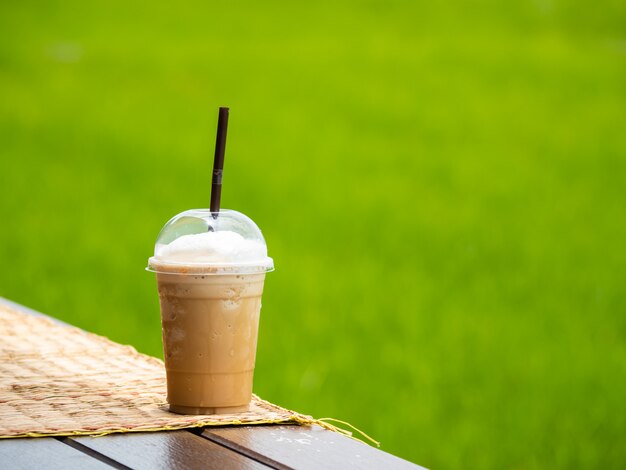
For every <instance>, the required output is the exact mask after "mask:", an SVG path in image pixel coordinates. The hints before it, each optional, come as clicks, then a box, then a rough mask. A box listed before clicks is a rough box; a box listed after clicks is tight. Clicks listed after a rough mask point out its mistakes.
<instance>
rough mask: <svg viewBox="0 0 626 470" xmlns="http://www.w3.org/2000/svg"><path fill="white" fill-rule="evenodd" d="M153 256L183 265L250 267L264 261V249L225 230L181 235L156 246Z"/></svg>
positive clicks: (257, 241)
mask: <svg viewBox="0 0 626 470" xmlns="http://www.w3.org/2000/svg"><path fill="white" fill-rule="evenodd" d="M155 256H156V257H157V258H159V259H162V260H165V261H173V262H183V263H207V264H220V263H253V262H262V261H265V260H266V259H267V247H266V246H265V244H264V243H262V242H261V241H259V240H246V239H245V238H243V237H242V236H241V235H239V234H238V233H236V232H230V231H227V230H225V231H222V232H204V233H197V234H193V235H183V236H182V237H180V238H177V239H176V240H174V241H173V242H171V243H169V244H168V245H162V244H160V245H157V247H156V253H155Z"/></svg>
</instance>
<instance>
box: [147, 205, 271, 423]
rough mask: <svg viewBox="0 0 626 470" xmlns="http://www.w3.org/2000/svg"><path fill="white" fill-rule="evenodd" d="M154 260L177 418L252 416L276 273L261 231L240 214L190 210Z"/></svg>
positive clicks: (170, 228) (176, 221)
mask: <svg viewBox="0 0 626 470" xmlns="http://www.w3.org/2000/svg"><path fill="white" fill-rule="evenodd" d="M220 232H222V233H220ZM224 232H226V233H224ZM233 233H235V234H237V235H238V237H236V241H237V243H234V242H233V237H234V235H232V234H233ZM222 236H223V237H222ZM183 237H184V238H183ZM209 239H210V240H211V243H210V244H208V245H207V244H206V243H204V242H205V241H208V240H209ZM222 239H223V242H224V243H223V244H221V245H220V243H219V241H220V240H222ZM203 243H204V244H203ZM154 253H155V254H154V256H153V257H151V258H150V259H149V261H148V268H147V269H148V270H149V271H153V272H155V273H156V279H157V287H158V291H159V299H160V305H161V324H162V327H163V350H164V357H165V370H166V374H167V401H168V403H169V408H170V411H173V412H176V413H182V414H224V413H237V412H244V411H247V410H248V409H249V405H250V401H251V399H252V383H253V376H254V365H255V358H256V346H257V338H258V329H259V314H260V310H261V296H262V294H263V283H264V281H265V273H266V272H268V271H271V270H273V261H272V259H271V258H268V257H267V248H266V245H265V241H264V239H263V235H262V234H261V231H260V230H259V228H258V227H257V225H256V224H255V223H254V222H253V221H252V220H251V219H249V218H248V217H246V216H245V215H244V214H241V213H239V212H236V211H230V210H222V211H220V212H219V214H218V216H217V217H216V218H214V217H213V215H212V214H211V211H210V210H208V209H195V210H190V211H186V212H183V213H181V214H178V215H177V216H175V217H174V218H172V219H171V220H170V221H169V222H168V223H167V224H166V225H165V226H164V227H163V229H162V230H161V233H160V234H159V237H158V239H157V243H156V246H155V252H154Z"/></svg>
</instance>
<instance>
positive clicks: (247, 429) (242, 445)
mask: <svg viewBox="0 0 626 470" xmlns="http://www.w3.org/2000/svg"><path fill="white" fill-rule="evenodd" d="M202 437H205V438H207V439H209V440H211V441H213V442H217V443H219V444H222V445H224V446H227V447H229V448H231V449H233V450H235V451H237V452H240V453H241V454H243V455H248V456H250V457H252V458H254V459H256V460H259V461H260V462H264V463H266V464H268V465H270V466H273V467H276V468H283V469H287V468H297V469H298V470H307V469H318V468H325V469H345V468H355V469H363V470H366V469H381V468H384V469H406V470H416V469H419V468H422V467H419V466H417V465H415V464H413V463H411V462H408V461H406V460H403V459H401V458H399V457H396V456H394V455H391V454H388V453H386V452H383V451H380V450H378V449H375V448H373V447H371V446H368V445H366V444H363V443H361V442H358V441H355V440H354V439H350V438H349V437H346V436H343V435H341V434H339V433H336V432H332V431H327V430H326V429H323V428H321V427H319V426H229V427H220V428H205V430H204V431H203V433H202Z"/></svg>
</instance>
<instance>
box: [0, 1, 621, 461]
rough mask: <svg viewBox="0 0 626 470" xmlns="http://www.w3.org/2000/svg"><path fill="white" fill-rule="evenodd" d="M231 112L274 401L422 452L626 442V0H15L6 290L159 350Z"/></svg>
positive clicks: (6, 146) (1, 134) (559, 451)
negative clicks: (171, 260) (252, 230)
mask: <svg viewBox="0 0 626 470" xmlns="http://www.w3.org/2000/svg"><path fill="white" fill-rule="evenodd" d="M224 105H226V106H230V107H231V120H230V128H229V140H228V145H227V159H226V170H225V178H224V184H225V186H224V190H223V195H222V202H223V206H224V207H228V208H233V209H237V210H240V211H242V212H245V213H246V214H248V215H249V216H251V217H252V218H253V219H254V220H256V221H257V223H258V224H259V225H260V226H261V228H262V229H263V231H264V234H265V237H266V239H267V241H268V244H269V247H270V255H271V256H273V257H274V259H275V263H276V266H277V270H276V272H275V273H272V274H270V275H269V276H268V279H267V283H266V293H265V295H264V301H263V304H264V307H263V314H262V325H261V333H260V335H261V337H260V341H259V351H258V357H257V370H256V378H255V390H256V392H257V393H258V394H260V395H261V396H262V397H264V398H266V399H268V400H271V401H273V402H276V403H278V404H281V405H283V406H286V407H288V408H291V409H297V410H299V411H301V412H304V413H308V414H312V415H314V416H317V417H324V416H332V417H335V418H340V419H344V420H347V421H349V422H351V423H353V424H354V425H356V426H358V427H360V428H362V429H363V430H365V431H366V432H368V433H369V434H371V435H372V436H374V437H375V438H377V439H379V440H381V441H382V448H383V450H386V451H388V452H392V453H394V454H397V455H399V456H401V457H404V458H406V459H409V460H412V461H415V462H417V463H420V464H422V465H425V466H430V467H436V468H575V467H587V468H594V467H604V468H615V467H619V466H621V465H623V464H624V462H625V461H626V447H625V446H624V437H625V436H626V407H625V405H624V396H626V347H625V346H626V308H625V307H626V298H625V297H626V292H625V290H626V289H625V285H626V281H625V280H626V244H625V240H626V218H625V214H626V126H625V124H626V119H625V118H626V112H625V110H626V7H625V4H624V3H623V2H621V1H598V2H583V1H552V0H535V1H511V2H492V1H477V2H468V1H455V2H441V3H437V2H417V1H415V2H414V1H405V2H402V1H364V2H337V1H334V2H325V1H324V2H253V1H238V2H232V3H230V2H200V1H198V2H188V1H183V2H175V3H171V2H155V1H150V2H120V1H108V2H101V3H92V2H91V3H90V2H80V1H66V2H43V1H42V2H34V1H23V2H6V1H5V2H2V3H0V162H1V166H0V189H1V196H2V197H1V199H0V227H1V230H0V266H1V269H0V295H2V296H4V297H7V298H10V299H13V300H15V301H17V302H20V303H23V304H25V305H27V306H30V307H33V308H35V309H38V310H41V311H43V312H45V313H48V314H51V315H54V316H57V317H59V318H61V319H63V320H65V321H68V322H70V323H73V324H76V325H78V326H80V327H82V328H85V329H87V330H90V331H94V332H97V333H99V334H102V335H106V336H108V337H110V338H112V339H114V340H116V341H118V342H122V343H129V344H132V345H134V346H135V347H137V348H138V349H139V350H140V351H142V352H145V353H148V354H151V355H156V356H161V354H162V353H161V339H160V324H159V310H158V299H157V293H156V285H155V281H154V278H153V275H152V274H150V273H147V272H145V271H143V269H144V267H145V265H146V260H147V258H148V257H149V256H150V255H151V252H152V248H153V243H154V241H155V238H156V235H157V233H158V232H159V230H160V228H161V226H162V225H163V224H164V223H165V222H166V221H167V220H168V219H169V218H170V217H171V216H173V215H174V214H176V213H178V212H181V211H183V210H185V209H189V208H196V207H206V206H208V202H209V192H210V184H209V182H210V170H211V161H212V155H213V145H214V139H215V127H216V120H217V108H218V106H224Z"/></svg>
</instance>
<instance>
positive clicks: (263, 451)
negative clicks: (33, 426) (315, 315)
mask: <svg viewBox="0 0 626 470" xmlns="http://www.w3.org/2000/svg"><path fill="white" fill-rule="evenodd" d="M2 304H4V305H7V306H10V307H13V308H16V309H19V310H22V311H24V312H26V313H29V314H34V315H43V314H41V313H39V312H36V311H34V310H31V309H29V308H27V307H23V306H21V305H19V304H16V303H14V302H11V301H8V300H6V299H3V298H2V297H0V305H2ZM44 316H45V315H44ZM48 318H50V317H48ZM53 320H54V319H53ZM0 419H2V417H1V416H0ZM31 468H34V469H39V468H45V469H53V470H54V469H69V470H72V469H86V470H90V469H92V468H93V469H99V468H119V469H128V468H132V469H135V468H136V469H161V468H163V469H195V468H208V469H213V468H215V469H226V470H228V469H231V468H232V469H263V468H277V469H303V470H308V469H319V468H321V469H331V470H332V469H351V468H354V469H372V470H373V469H407V470H409V469H418V468H422V467H418V466H417V465H415V464H412V463H410V462H408V461H406V460H403V459H400V458H398V457H395V456H393V455H391V454H388V453H385V452H383V451H381V450H378V449H375V448H373V447H370V446H368V445H366V444H363V443H361V442H358V441H355V440H354V439H350V438H348V437H346V436H343V435H341V434H339V433H335V432H332V431H328V430H325V429H322V428H321V427H319V426H297V425H261V426H259V425H257V426H226V427H207V428H204V429H195V430H181V431H170V432H151V433H126V434H112V435H109V436H103V437H89V436H87V437H58V438H51V437H41V438H27V439H0V469H2V470H3V469H31Z"/></svg>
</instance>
